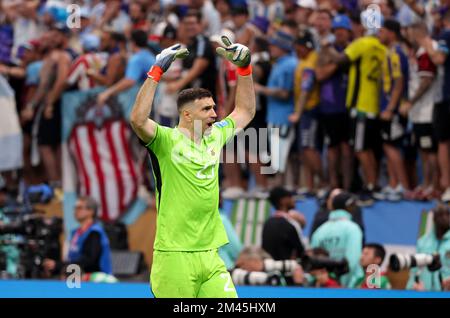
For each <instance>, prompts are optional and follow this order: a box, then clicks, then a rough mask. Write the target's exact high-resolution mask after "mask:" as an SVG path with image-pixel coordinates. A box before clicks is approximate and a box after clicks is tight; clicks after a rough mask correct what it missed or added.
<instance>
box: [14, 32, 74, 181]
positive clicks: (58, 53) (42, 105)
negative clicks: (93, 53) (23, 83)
mask: <svg viewBox="0 0 450 318" xmlns="http://www.w3.org/2000/svg"><path fill="white" fill-rule="evenodd" d="M64 45H65V40H64V36H63V35H62V34H61V33H60V31H59V30H57V29H53V30H50V31H48V32H47V33H45V34H44V35H43V37H42V38H41V48H42V51H43V54H44V57H43V65H42V68H41V70H40V75H39V77H40V80H39V86H38V88H37V90H36V92H35V93H34V94H33V96H32V97H31V99H30V101H29V102H28V104H27V105H26V106H25V108H24V109H23V112H22V117H23V119H24V120H25V121H29V120H31V118H32V117H33V113H34V112H36V119H35V121H36V125H38V126H37V127H39V128H38V133H37V136H36V135H35V138H36V137H37V143H38V145H39V153H40V156H41V157H42V162H43V164H44V167H45V171H46V179H47V180H48V182H49V183H50V184H51V185H52V186H56V187H60V186H61V152H60V143H61V120H62V119H61V96H62V93H63V91H64V89H65V87H66V80H67V76H68V73H69V67H70V63H71V61H72V58H71V56H70V54H69V53H68V52H67V51H65V50H64Z"/></svg>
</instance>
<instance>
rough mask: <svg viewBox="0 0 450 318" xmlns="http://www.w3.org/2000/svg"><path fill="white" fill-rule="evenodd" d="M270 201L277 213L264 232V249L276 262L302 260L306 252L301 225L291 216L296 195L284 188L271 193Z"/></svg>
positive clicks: (267, 222)
mask: <svg viewBox="0 0 450 318" xmlns="http://www.w3.org/2000/svg"><path fill="white" fill-rule="evenodd" d="M269 201H270V203H271V204H272V206H273V207H274V208H275V213H274V214H273V216H271V217H270V218H269V219H268V220H267V221H266V222H265V223H264V227H263V231H262V248H263V249H264V250H265V251H267V252H268V253H269V254H270V255H271V256H272V257H273V259H275V260H285V259H296V258H301V257H302V256H303V254H304V252H305V247H304V243H303V242H302V240H303V234H302V228H301V226H300V224H299V223H298V222H297V221H296V220H295V219H294V218H293V217H292V216H291V215H290V211H291V210H293V209H295V200H294V194H293V193H292V192H289V191H287V190H286V189H284V188H282V187H276V188H274V189H272V190H271V191H270V195H269Z"/></svg>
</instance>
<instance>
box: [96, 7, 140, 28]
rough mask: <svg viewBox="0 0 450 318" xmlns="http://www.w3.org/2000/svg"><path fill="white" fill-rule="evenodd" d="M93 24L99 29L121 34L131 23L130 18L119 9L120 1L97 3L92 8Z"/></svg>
mask: <svg viewBox="0 0 450 318" xmlns="http://www.w3.org/2000/svg"><path fill="white" fill-rule="evenodd" d="M92 12H95V14H93V20H94V24H95V25H96V26H97V27H98V28H100V29H104V28H106V29H108V30H111V31H114V32H120V33H123V32H125V30H127V28H129V25H130V24H131V23H132V22H131V19H130V17H129V16H128V15H127V14H126V13H125V12H124V11H123V10H122V9H121V1H120V0H106V1H103V2H99V3H98V4H97V5H96V6H95V7H94V8H92Z"/></svg>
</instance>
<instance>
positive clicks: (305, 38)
mask: <svg viewBox="0 0 450 318" xmlns="http://www.w3.org/2000/svg"><path fill="white" fill-rule="evenodd" d="M295 44H298V45H304V46H306V47H307V48H309V49H314V39H313V36H312V34H311V32H309V31H308V30H304V31H301V32H300V33H299V35H298V37H297V39H296V40H295Z"/></svg>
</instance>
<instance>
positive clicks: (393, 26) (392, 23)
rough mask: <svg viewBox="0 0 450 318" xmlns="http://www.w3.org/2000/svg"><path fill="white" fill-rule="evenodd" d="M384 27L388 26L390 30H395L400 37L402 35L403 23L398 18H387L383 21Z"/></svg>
mask: <svg viewBox="0 0 450 318" xmlns="http://www.w3.org/2000/svg"><path fill="white" fill-rule="evenodd" d="M383 28H386V29H388V30H389V31H391V32H394V33H395V34H396V35H397V36H398V37H400V36H401V25H400V23H399V22H398V21H397V20H394V19H391V18H387V19H386V20H384V22H383Z"/></svg>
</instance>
